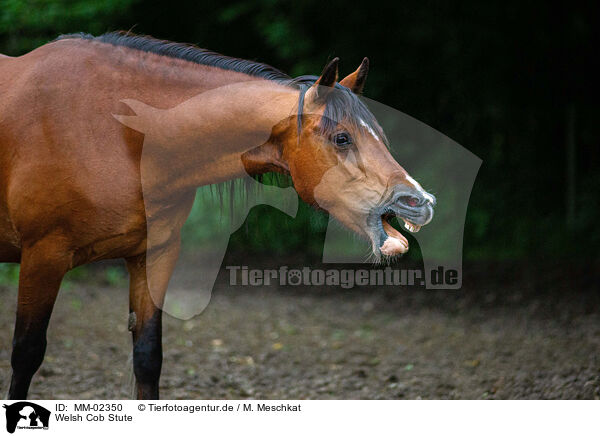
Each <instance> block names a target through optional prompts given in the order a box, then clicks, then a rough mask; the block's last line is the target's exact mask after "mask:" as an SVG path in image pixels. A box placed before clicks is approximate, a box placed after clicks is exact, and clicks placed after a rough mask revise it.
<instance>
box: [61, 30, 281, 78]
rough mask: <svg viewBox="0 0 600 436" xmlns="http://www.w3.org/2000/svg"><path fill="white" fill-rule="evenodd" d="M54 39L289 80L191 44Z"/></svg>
mask: <svg viewBox="0 0 600 436" xmlns="http://www.w3.org/2000/svg"><path fill="white" fill-rule="evenodd" d="M56 39H57V40H61V39H86V40H91V41H98V42H104V43H106V44H112V45H115V46H121V47H127V48H132V49H135V50H140V51H143V52H147V53H155V54H158V55H161V56H167V57H170V58H175V59H182V60H185V61H189V62H194V63H196V64H201V65H207V66H209V67H216V68H221V69H223V70H229V71H236V72H238V73H244V74H248V75H249V76H254V77H261V78H264V79H267V80H276V81H280V80H289V79H290V77H289V76H288V75H287V74H284V73H282V72H281V71H279V70H278V69H277V68H274V67H272V66H270V65H267V64H263V63H260V62H253V61H248V60H246V59H239V58H234V57H230V56H225V55H222V54H219V53H215V52H213V51H210V50H207V49H204V48H200V47H198V46H196V45H194V44H187V43H182V42H172V41H166V40H163V39H156V38H153V37H151V36H147V35H136V34H134V33H131V32H124V31H118V32H109V33H105V34H103V35H100V36H94V35H90V34H89V33H70V34H67V35H60V36H59V37H58V38H56Z"/></svg>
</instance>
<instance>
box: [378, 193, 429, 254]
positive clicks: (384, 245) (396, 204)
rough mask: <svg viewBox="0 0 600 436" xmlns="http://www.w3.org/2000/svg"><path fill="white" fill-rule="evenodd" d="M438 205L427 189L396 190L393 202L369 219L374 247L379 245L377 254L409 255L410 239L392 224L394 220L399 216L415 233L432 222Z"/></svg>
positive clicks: (387, 203) (406, 226) (385, 205)
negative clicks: (434, 209)
mask: <svg viewBox="0 0 600 436" xmlns="http://www.w3.org/2000/svg"><path fill="white" fill-rule="evenodd" d="M435 204H436V198H435V197H434V196H433V195H432V194H429V193H428V192H425V191H424V190H420V189H411V188H407V187H405V186H402V187H400V188H398V189H394V192H393V195H392V196H391V198H390V200H389V201H387V202H385V204H384V205H382V206H380V207H377V208H375V210H374V211H373V212H372V213H371V214H370V215H369V217H368V218H367V224H368V225H369V227H370V228H371V235H372V238H374V240H373V241H372V242H373V245H374V248H375V246H377V248H378V249H379V253H375V255H379V254H381V255H384V256H396V255H400V254H404V253H406V252H407V251H408V248H409V245H408V240H407V239H406V237H404V235H403V234H402V233H400V232H399V231H398V230H396V229H395V228H394V227H393V226H392V225H391V224H390V221H391V219H392V218H394V217H397V218H398V219H399V220H402V221H404V228H405V229H406V230H408V231H409V232H411V233H416V232H418V231H419V230H421V227H422V226H424V225H426V224H429V222H431V220H432V219H433V208H434V206H435Z"/></svg>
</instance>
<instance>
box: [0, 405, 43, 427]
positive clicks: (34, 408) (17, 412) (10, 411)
mask: <svg viewBox="0 0 600 436" xmlns="http://www.w3.org/2000/svg"><path fill="white" fill-rule="evenodd" d="M3 407H4V408H5V409H6V431H8V432H9V433H14V432H15V429H19V430H21V429H26V430H36V429H43V430H48V421H50V411H49V410H48V409H45V408H43V407H42V406H38V405H37V404H35V403H30V402H29V401H19V402H18V403H13V404H10V405H6V404H4V405H3Z"/></svg>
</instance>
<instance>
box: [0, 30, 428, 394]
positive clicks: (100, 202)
mask: <svg viewBox="0 0 600 436" xmlns="http://www.w3.org/2000/svg"><path fill="white" fill-rule="evenodd" d="M337 66H338V59H337V58H336V59H334V60H332V61H331V62H329V63H328V64H327V66H326V67H325V68H324V70H323V72H322V74H321V76H319V77H310V76H308V77H300V78H296V79H292V78H290V77H288V76H286V75H285V74H283V73H281V72H280V71H278V70H276V69H275V68H272V67H270V66H267V65H264V64H260V63H256V62H250V61H246V60H241V59H235V58H230V57H227V56H223V55H219V54H216V53H213V52H210V51H207V50H203V49H200V48H197V47H194V46H190V45H184V44H177V43H171V42H167V41H159V40H155V39H153V38H150V37H145V36H136V35H132V34H127V33H109V34H105V35H102V36H99V37H92V36H90V35H85V34H74V35H66V36H63V37H60V38H59V39H58V40H56V41H53V42H51V43H48V44H46V45H44V46H42V47H40V48H38V49H36V50H34V51H32V52H30V53H27V54H25V55H23V56H21V57H16V58H10V57H0V94H1V95H2V101H1V102H0V261H4V262H19V263H20V264H21V269H20V276H19V292H18V302H17V311H16V312H17V313H16V324H15V331H14V340H13V350H12V359H11V364H12V368H13V374H12V379H11V384H10V389H9V398H11V399H24V398H25V397H26V396H27V392H28V389H29V385H30V382H31V379H32V377H33V374H34V373H35V372H36V371H37V369H38V368H39V366H40V365H41V363H42V360H43V357H44V352H45V348H46V330H47V327H48V322H49V320H50V315H51V312H52V308H53V306H54V302H55V299H56V296H57V293H58V290H59V287H60V284H61V281H62V278H63V276H64V275H65V273H66V272H67V271H69V270H70V269H72V268H74V267H76V266H78V265H83V264H86V263H89V262H93V261H96V260H100V259H113V258H124V259H125V261H126V265H127V269H128V271H129V275H130V291H129V305H130V314H131V316H130V320H131V325H130V329H131V331H132V334H133V365H134V374H135V378H136V386H137V396H138V398H140V399H151V398H158V392H159V391H158V385H159V377H160V372H161V366H162V343H161V330H162V327H161V314H162V312H161V307H162V302H163V299H164V293H165V292H166V289H167V285H168V281H169V278H170V276H171V274H172V272H173V268H174V266H175V262H176V260H177V257H178V253H179V247H180V233H179V231H180V229H181V227H182V226H183V224H184V222H185V221H186V218H187V216H188V214H189V211H190V208H191V206H192V203H193V201H194V197H195V192H196V189H197V188H198V187H199V186H204V185H208V184H213V183H218V182H222V181H226V180H232V179H235V178H237V177H240V176H245V175H252V176H256V175H260V174H263V173H266V172H281V173H285V174H288V175H290V176H291V179H292V181H293V184H294V187H295V189H296V190H297V192H298V194H299V195H300V197H301V198H302V199H303V200H304V201H305V202H307V203H309V204H311V205H312V206H314V207H316V208H320V209H323V210H326V211H327V212H329V213H330V214H332V215H333V216H334V217H335V218H336V219H338V220H339V221H340V222H341V223H342V224H343V225H345V226H346V227H348V228H350V229H352V230H353V231H355V232H356V233H357V234H359V235H362V236H364V237H366V238H368V239H369V240H370V242H371V245H372V251H373V255H374V257H375V258H377V259H380V258H382V257H388V256H395V255H398V254H402V253H404V252H406V251H407V250H408V242H407V240H406V238H405V237H404V236H403V235H402V234H401V233H400V232H399V231H398V230H396V229H394V228H393V227H392V226H391V225H390V223H389V221H390V218H392V217H394V216H397V217H399V218H401V219H402V220H404V223H405V227H406V228H407V229H408V230H409V231H418V230H419V228H420V226H422V225H425V224H427V223H428V222H429V221H430V220H431V218H432V216H433V206H434V204H435V198H434V197H433V196H432V195H431V194H429V193H427V192H425V191H424V190H423V188H422V187H421V186H420V185H419V184H418V183H417V182H416V181H415V180H413V179H412V178H411V177H410V176H409V175H408V174H407V172H406V171H405V170H404V169H403V168H402V167H401V166H400V165H399V164H398V163H397V162H396V161H395V160H394V159H393V157H392V156H391V154H390V153H389V151H388V148H387V144H386V142H387V140H386V138H385V135H384V133H383V131H382V129H381V127H380V126H379V124H378V123H377V121H376V119H375V118H374V117H373V115H372V114H371V112H370V111H369V110H368V109H367V107H366V106H365V105H364V104H363V103H362V102H361V101H360V99H359V98H358V96H357V95H358V94H360V93H361V91H362V88H363V86H364V83H365V79H366V76H367V71H368V66H369V64H368V61H367V59H365V60H364V61H363V62H362V64H361V65H360V67H359V68H358V69H357V70H356V71H355V72H354V73H352V74H350V75H348V76H347V77H345V78H344V79H343V80H341V81H339V83H338V68H337ZM132 98H134V99H135V100H132ZM140 102H143V104H144V105H146V106H148V107H155V108H162V109H169V108H174V111H173V112H172V111H169V112H172V113H174V114H177V117H175V118H174V120H173V124H174V125H175V126H176V128H175V129H174V131H175V132H176V136H177V137H176V138H174V137H173V135H167V134H164V135H162V136H161V135H160V134H158V135H156V136H155V137H156V138H159V139H158V140H157V141H156V143H154V144H152V146H151V147H150V146H148V144H144V133H142V132H144V130H143V129H142V128H137V127H136V122H138V121H139V119H140V117H139V116H138V114H137V113H138V112H139V109H140V104H141V103H140ZM149 128H152V126H150V127H149ZM158 133H161V132H158ZM161 138H162V139H161ZM182 138H183V139H182Z"/></svg>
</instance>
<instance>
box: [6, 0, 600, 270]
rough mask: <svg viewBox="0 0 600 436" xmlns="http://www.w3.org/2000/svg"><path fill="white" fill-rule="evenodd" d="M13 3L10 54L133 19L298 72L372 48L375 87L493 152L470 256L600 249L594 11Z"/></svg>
mask: <svg viewBox="0 0 600 436" xmlns="http://www.w3.org/2000/svg"><path fill="white" fill-rule="evenodd" d="M0 4H1V5H2V9H1V10H0V51H1V52H3V53H5V54H9V55H19V54H22V53H25V52H27V51H29V50H31V49H34V48H35V47H37V46H39V45H41V44H43V43H45V42H47V41H49V40H52V39H53V38H55V37H56V36H57V35H59V34H60V33H71V32H78V31H83V32H90V33H93V34H96V35H97V34H101V33H103V32H106V31H111V30H119V29H125V30H127V29H131V30H133V31H134V32H136V33H143V34H150V35H153V36H155V37H158V38H164V39H171V40H175V41H185V42H192V43H197V44H198V45H199V46H201V47H206V48H210V49H212V50H215V51H219V52H221V53H224V54H228V55H231V56H237V57H242V58H247V59H254V60H259V61H262V62H266V63H269V64H271V65H274V66H276V67H278V68H279V69H281V70H283V71H285V72H287V73H288V74H290V75H292V76H297V75H301V74H318V73H319V72H320V71H321V69H322V67H323V65H324V64H325V62H326V61H327V60H328V59H329V58H331V57H333V56H339V57H340V58H341V59H342V65H341V69H342V71H341V73H342V74H347V73H349V72H351V71H353V70H354V69H355V68H356V66H357V65H358V64H359V63H360V61H361V59H362V57H364V56H368V57H369V58H370V60H371V73H370V76H369V80H368V82H367V87H366V90H365V95H366V96H368V97H369V98H371V99H374V100H377V101H379V102H382V103H384V104H386V105H389V106H391V107H394V108H396V109H398V110H401V111H403V112H405V113H407V114H409V115H411V116H413V117H415V118H417V119H418V120H421V121H423V122H425V123H426V124H428V125H429V126H431V127H433V128H435V129H436V130H439V131H440V132H442V133H444V134H445V135H447V136H449V137H450V138H452V139H454V140H455V141H457V142H458V143H459V144H461V145H462V146H464V147H466V148H467V149H469V150H470V151H472V152H473V153H475V154H476V155H477V156H479V157H480V158H481V159H482V160H483V165H482V167H481V170H480V172H479V175H478V178H477V181H476V183H475V186H474V189H473V193H472V197H471V202H470V206H469V211H468V215H467V223H466V232H465V259H466V260H497V261H505V260H527V261H528V262H531V261H542V262H544V261H555V260H557V259H565V260H568V261H573V260H575V261H579V260H581V261H588V260H591V259H597V258H598V255H597V252H598V251H597V250H598V248H599V247H600V244H599V242H600V229H599V227H598V226H597V225H596V223H597V222H598V220H599V218H600V216H599V213H598V205H597V202H598V194H599V192H600V189H599V187H600V172H598V171H597V168H598V165H599V163H600V144H599V141H598V139H599V138H600V134H599V133H600V132H599V130H600V128H599V123H598V119H599V115H600V111H599V110H598V101H597V99H596V93H595V92H594V89H595V82H596V81H597V77H598V69H597V57H598V52H597V44H596V42H597V41H598V38H597V37H598V26H597V16H598V10H597V8H594V7H590V6H589V5H588V6H586V5H584V4H580V3H578V2H569V3H568V4H563V5H560V6H551V5H549V4H547V3H546V2H526V3H523V2H520V1H519V2H516V1H502V2H486V3H485V4H482V3H481V2H476V1H463V2H458V3H454V2H452V3H451V2H441V3H440V4H438V3H436V2H424V1H408V2H407V1H401V2H400V1H389V2H377V3H376V4H372V5H362V6H357V5H351V4H350V3H348V2H340V1H332V2H322V1H315V0H309V1H303V2H283V1H275V0H259V1H254V2H249V1H242V2H230V1H219V2H206V1H203V2H200V1H191V0H189V1H171V2H161V1H151V0H124V1H115V0H110V1H103V2H99V1H90V0H71V1H69V0H31V1H22V0H2V1H0ZM263 215H264V211H263ZM310 215H311V213H310V212H308V211H306V210H304V211H303V213H301V214H300V216H299V218H297V222H296V223H295V227H296V229H295V230H294V229H292V230H290V234H292V233H294V234H302V237H301V238H294V237H290V238H287V240H288V244H290V247H289V248H290V249H296V248H298V246H299V244H304V243H305V242H306V241H305V238H306V235H307V234H311V233H314V232H306V231H304V232H302V229H303V228H306V226H307V225H308V222H309V221H310V219H309V218H310ZM307 217H308V218H307ZM249 220H250V221H251V222H252V220H253V218H252V216H251V217H250V218H249ZM257 221H259V220H257V219H256V218H254V222H257ZM266 224H267V223H266V220H263V222H262V231H259V230H258V229H255V232H254V233H256V234H255V235H253V234H252V228H250V229H249V230H248V226H246V232H249V233H250V236H249V241H248V238H242V239H245V242H250V243H251V244H252V242H255V244H254V245H255V248H256V250H260V247H263V248H264V250H266V251H268V250H269V247H268V245H269V244H268V241H265V237H264V235H265V234H268V233H269V231H268V229H267V230H265V225H266ZM269 225H274V224H272V223H271V224H269ZM267 227H268V225H267ZM257 232H258V233H261V234H262V237H261V235H259V234H258V233H257ZM265 232H266V233H265ZM317 233H318V232H317ZM319 237H320V236H317V239H319ZM266 239H268V237H267V238H266ZM234 240H235V238H234ZM257 240H259V241H258V242H257ZM277 243H279V244H280V243H281V242H280V241H279V242H277ZM234 245H235V244H234ZM317 245H318V244H317ZM265 247H266V248H265Z"/></svg>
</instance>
